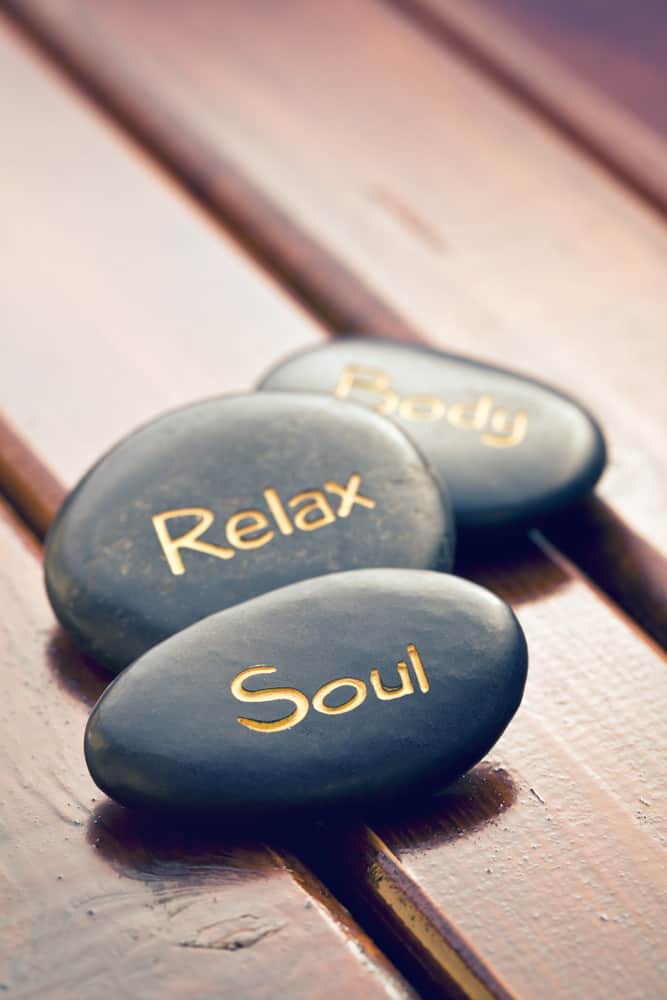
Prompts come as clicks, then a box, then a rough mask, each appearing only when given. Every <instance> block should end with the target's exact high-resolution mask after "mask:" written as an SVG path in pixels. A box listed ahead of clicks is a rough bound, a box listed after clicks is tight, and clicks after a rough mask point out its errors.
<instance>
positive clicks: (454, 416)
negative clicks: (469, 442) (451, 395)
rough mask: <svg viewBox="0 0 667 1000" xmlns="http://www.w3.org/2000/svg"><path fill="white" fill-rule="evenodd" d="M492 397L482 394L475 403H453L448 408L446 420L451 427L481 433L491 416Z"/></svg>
mask: <svg viewBox="0 0 667 1000" xmlns="http://www.w3.org/2000/svg"><path fill="white" fill-rule="evenodd" d="M492 406H493V397H492V396H489V395H488V393H483V394H482V395H481V396H480V397H479V399H478V400H477V402H476V403H474V404H473V403H454V405H453V406H450V408H449V413H448V414H447V420H448V421H449V423H450V424H451V425H452V427H461V428H463V429H465V430H473V431H481V430H482V428H483V427H485V426H486V422H487V420H488V419H489V416H490V414H491V407H492Z"/></svg>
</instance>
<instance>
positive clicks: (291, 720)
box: [230, 643, 431, 733]
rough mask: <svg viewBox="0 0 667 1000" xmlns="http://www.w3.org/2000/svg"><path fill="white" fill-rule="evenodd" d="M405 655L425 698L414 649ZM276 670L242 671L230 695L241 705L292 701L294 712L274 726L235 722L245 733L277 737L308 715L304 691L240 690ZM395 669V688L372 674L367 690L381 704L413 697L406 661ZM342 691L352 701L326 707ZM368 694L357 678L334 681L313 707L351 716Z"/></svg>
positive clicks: (422, 671) (325, 686)
mask: <svg viewBox="0 0 667 1000" xmlns="http://www.w3.org/2000/svg"><path fill="white" fill-rule="evenodd" d="M407 652H408V659H409V661H410V665H411V666H412V669H413V671H414V675H415V680H416V681H417V685H418V687H419V690H420V691H421V692H422V694H428V692H429V691H430V689H431V685H430V684H429V680H428V677H427V676H426V671H425V669H424V664H423V663H422V660H421V656H420V655H419V653H418V652H417V648H416V646H414V645H413V643H410V644H409V645H408V647H407ZM276 669H277V668H276V667H271V666H257V667H248V669H247V670H242V671H241V673H240V674H237V675H236V677H235V678H234V680H233V681H232V682H231V685H230V688H231V692H232V694H233V695H234V697H235V698H236V699H237V700H238V701H243V702H265V701H291V702H292V703H293V705H294V711H293V712H290V714H289V715H285V716H284V717H283V718H281V719H276V720H275V722H258V721H257V720H256V719H246V718H243V717H240V718H237V720H236V721H237V722H239V723H240V724H241V725H242V726H245V727H246V729H253V730H254V731H255V732H257V733H279V732H282V731H283V730H285V729H293V728H294V726H298V725H299V723H300V722H302V721H303V720H304V719H305V717H306V716H307V715H308V712H309V710H310V702H309V700H308V698H307V696H306V695H305V694H304V693H303V691H299V689H298V688H291V687H277V688H258V689H257V690H248V688H245V687H244V686H243V685H244V682H245V681H247V680H249V679H250V678H251V677H259V676H260V675H261V674H275V672H276ZM397 669H398V676H399V678H400V681H401V683H400V685H399V686H398V687H385V686H384V684H383V683H382V678H381V677H380V671H379V670H371V674H370V686H371V688H372V689H373V691H374V692H375V697H376V698H378V699H379V700H380V701H393V700H394V699H395V698H405V697H407V696H408V695H411V694H414V693H415V687H414V684H413V681H412V676H411V674H410V672H409V670H408V665H407V663H406V662H405V660H401V661H400V662H399V663H398V666H397ZM343 687H350V688H353V689H354V694H353V695H352V697H351V698H348V700H347V701H345V702H343V704H342V705H327V703H326V699H327V698H328V697H329V696H330V695H332V694H333V692H334V691H337V690H338V688H343ZM367 694H368V686H367V685H366V683H365V681H362V680H359V678H358V677H337V678H336V680H333V681H329V682H328V683H327V684H323V685H322V687H321V688H319V689H318V690H317V691H316V692H315V694H314V695H313V701H312V706H313V708H314V709H315V711H316V712H321V713H322V714H323V715H343V714H344V713H345V712H353V711H354V709H355V708H359V706H360V705H362V704H363V703H364V702H365V701H366V696H367Z"/></svg>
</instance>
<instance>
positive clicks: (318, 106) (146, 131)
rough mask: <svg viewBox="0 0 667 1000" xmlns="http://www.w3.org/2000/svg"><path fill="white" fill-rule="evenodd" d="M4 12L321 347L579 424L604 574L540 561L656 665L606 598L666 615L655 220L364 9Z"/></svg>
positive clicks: (442, 52) (514, 107) (585, 557)
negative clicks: (255, 271)
mask: <svg viewBox="0 0 667 1000" xmlns="http://www.w3.org/2000/svg"><path fill="white" fill-rule="evenodd" d="M9 6H10V9H11V10H13V11H14V12H15V13H17V14H18V15H19V16H20V17H21V18H22V19H23V21H24V23H29V24H30V25H31V26H32V29H33V30H34V31H37V32H39V33H40V35H41V37H48V39H49V40H50V44H51V46H52V47H55V48H56V49H57V50H58V51H59V52H60V53H61V54H64V56H65V57H66V59H67V60H68V61H69V64H70V65H71V66H75V67H76V70H77V72H78V73H79V75H80V76H81V77H83V78H85V79H86V80H87V81H88V84H89V85H90V86H92V87H93V88H94V89H95V91H96V93H97V94H103V95H104V99H105V100H106V102H107V103H108V104H109V105H110V106H112V107H113V108H114V110H115V111H116V113H118V114H120V115H122V117H123V119H124V120H125V121H126V122H127V123H128V124H129V125H130V126H131V127H132V128H133V129H134V130H135V131H136V133H137V134H139V135H140V136H141V137H142V138H143V139H144V140H145V141H146V142H148V143H149V144H150V145H151V148H152V149H153V150H159V151H160V152H161V154H162V156H163V157H164V159H165V161H166V162H168V163H169V164H170V165H171V166H172V167H173V168H174V169H176V170H177V171H178V172H179V175H180V176H181V177H183V178H184V179H185V180H186V182H187V183H188V185H189V186H190V188H191V190H194V191H196V192H197V193H198V196H199V197H200V199H201V200H202V201H203V202H205V203H206V204H208V205H209V206H211V208H212V209H214V210H215V211H216V213H218V214H219V215H220V216H222V217H223V218H225V219H226V220H228V221H229V222H230V223H231V224H233V225H234V226H237V227H238V228H239V230H243V231H244V232H246V233H248V239H249V242H250V244H251V245H252V246H253V248H254V249H255V251H256V252H261V254H262V255H263V256H264V258H265V259H267V260H270V261H271V262H272V265H273V267H274V268H275V269H276V271H277V272H279V273H280V274H281V275H282V276H284V277H286V279H287V280H288V282H289V284H290V285H291V287H293V288H296V289H298V290H299V293H300V295H301V296H302V298H303V299H304V300H307V301H308V303H309V304H310V305H311V307H312V308H314V309H317V310H318V311H319V313H320V314H321V315H322V316H323V317H325V318H327V319H328V320H329V321H330V322H332V323H334V325H335V326H336V327H337V328H339V329H340V328H347V329H351V330H360V329H365V330H370V331H371V332H375V333H381V334H388V335H391V336H402V337H410V336H413V337H414V336H425V337H426V338H427V339H429V340H430V341H432V342H434V343H436V344H439V345H442V346H443V347H446V348H448V349H450V350H461V351H463V352H468V353H471V354H476V355H478V356H482V357H484V358H485V359H486V360H489V361H492V362H497V363H500V364H505V365H509V366H513V367H516V368H517V369H519V370H522V371H524V372H526V373H528V374H531V373H534V374H537V375H539V376H541V377H544V378H547V379H551V380H553V381H554V382H555V383H556V384H559V385H561V386H563V387H564V388H566V389H568V390H570V391H571V392H573V393H574V394H575V395H578V396H579V397H580V398H581V399H582V400H583V401H584V402H585V403H587V404H588V405H589V406H590V407H591V409H592V410H593V411H594V412H595V413H596V414H598V415H599V417H600V419H601V421H602V423H603V426H604V427H605V428H606V430H607V433H608V437H609V442H610V448H611V463H610V468H609V471H608V472H607V474H606V476H605V478H604V480H603V482H602V484H601V487H600V495H601V496H602V497H603V498H604V499H605V500H606V501H607V504H608V507H607V508H606V510H607V511H609V510H611V511H612V512H613V516H609V517H606V516H604V512H600V516H599V521H600V523H601V524H603V525H604V531H605V547H606V548H607V549H608V550H609V551H611V552H613V553H614V556H613V558H611V559H609V560H607V561H605V562H604V564H602V563H601V562H600V560H599V558H598V553H597V549H596V548H594V547H593V546H592V545H586V544H582V539H584V540H585V537H586V536H585V533H584V532H583V531H578V532H577V541H576V543H575V542H573V543H572V545H570V542H569V535H568V533H559V535H558V544H559V545H560V546H561V547H562V548H563V549H564V551H565V552H566V553H567V554H568V555H570V556H572V557H576V559H577V561H578V562H579V564H580V565H581V566H582V568H583V569H584V570H585V571H586V572H587V573H588V574H589V575H590V576H591V577H592V578H593V579H594V580H595V582H596V583H597V584H598V586H600V587H602V588H606V589H607V590H608V592H609V593H610V595H612V596H613V597H614V598H615V599H617V600H623V602H624V607H625V608H626V610H627V611H628V613H630V614H631V615H633V616H634V617H635V618H636V619H637V620H639V621H641V622H642V624H643V625H644V626H645V627H646V628H647V629H649V630H650V631H651V632H652V634H653V635H654V636H656V637H657V638H658V639H659V640H660V641H662V642H663V643H667V634H666V633H665V625H664V618H663V617H662V616H656V615H655V602H653V601H651V602H649V603H647V604H645V603H644V602H643V591H642V589H637V588H636V587H634V586H633V585H632V584H631V582H630V581H631V580H632V579H633V577H634V576H636V575H637V574H639V573H640V572H641V573H643V574H646V573H647V572H648V573H649V574H650V576H651V581H652V583H651V589H652V591H653V592H654V593H658V594H664V593H666V592H667V562H666V559H665V553H666V552H667V517H666V516H665V513H666V511H665V503H664V489H663V488H662V485H661V484H663V483H664V481H665V477H666V473H667V459H666V458H665V449H664V447H663V444H662V438H661V436H660V435H659V434H656V431H655V428H656V427H662V426H664V425H665V419H666V416H667V413H666V402H665V393H664V391H663V385H664V370H665V352H664V335H663V325H664V316H665V314H666V313H667V285H666V283H665V281H664V267H665V262H666V260H667V232H666V231H665V228H664V225H663V223H662V220H661V219H659V218H657V217H656V215H655V214H654V213H653V212H652V211H650V210H649V208H648V207H647V206H646V205H645V204H643V203H642V202H641V201H639V200H638V199H637V198H635V197H634V196H633V195H632V194H631V193H629V192H628V191H627V190H625V189H623V188H622V187H621V186H619V185H618V184H617V183H615V182H614V181H613V180H612V179H610V177H609V176H608V174H607V173H606V172H605V170H604V169H603V168H601V167H599V166H597V165H596V164H594V163H592V162H590V161H589V160H588V159H587V158H586V157H585V156H583V155H581V153H579V152H578V151H577V150H575V149H573V148H572V147H571V146H570V145H568V144H567V143H566V142H564V141H563V139H562V137H561V136H560V135H558V134H556V133H555V132H554V131H553V130H552V128H551V127H550V126H549V125H548V124H547V123H545V122H544V121H543V120H540V119H539V118H537V117H536V116H535V115H534V114H532V113H530V112H529V111H528V110H526V108H525V107H522V106H520V105H518V104H517V103H515V102H513V101H512V100H510V99H509V98H508V97H507V95H506V94H503V93H500V92H499V91H498V90H497V89H495V88H494V87H492V86H491V85H490V83H489V81H488V80H487V79H484V78H482V77H481V76H480V75H479V74H478V73H477V72H475V70H474V69H473V68H471V67H470V66H469V65H467V64H466V63H465V62H463V61H461V60H460V59H459V58H458V57H457V55H456V53H454V52H453V51H448V50H447V49H446V48H444V47H443V45H442V44H441V41H440V40H438V39H429V38H428V37H426V36H425V34H424V33H423V31H420V30H418V28H417V27H416V26H415V25H414V24H412V23H410V22H409V21H408V20H407V19H406V18H404V17H402V16H400V15H399V13H397V12H396V11H395V10H393V9H391V8H389V7H387V6H383V5H382V4H380V3H374V2H372V0H354V2H352V0H343V2H342V3H339V4H336V5H324V4H308V3H306V2H305V0H276V2H275V3H272V4H271V5H266V4H261V3H258V2H255V3H240V2H236V0H227V2H225V3H223V4H219V3H213V2H212V0H202V2H201V3H199V4H196V5H186V4H180V3H176V2H173V3H169V4H163V5H162V6H161V11H160V17H159V19H158V18H156V17H155V15H154V7H153V5H151V4H150V3H148V2H147V0H132V2H131V3H130V2H129V0H114V2H112V3H101V2H99V0H92V2H90V3H86V5H85V14H84V12H83V7H82V5H81V3H80V0H67V2H63V0H12V2H11V3H10V5H9ZM221 53H224V58H221ZM306 80H307V86H306V85H304V81H306ZM573 523H574V522H573ZM637 536H641V537H642V538H643V539H644V543H645V544H644V545H643V546H641V545H640V546H639V547H637V546H636V545H635V541H636V538H637ZM647 546H648V548H647ZM649 551H650V553H651V558H650V559H647V552H649ZM661 553H662V555H661ZM621 555H622V556H623V558H621ZM628 564H631V571H632V572H631V574H630V577H628V578H627V579H620V577H619V574H621V572H622V571H623V568H624V567H625V566H627V565H628Z"/></svg>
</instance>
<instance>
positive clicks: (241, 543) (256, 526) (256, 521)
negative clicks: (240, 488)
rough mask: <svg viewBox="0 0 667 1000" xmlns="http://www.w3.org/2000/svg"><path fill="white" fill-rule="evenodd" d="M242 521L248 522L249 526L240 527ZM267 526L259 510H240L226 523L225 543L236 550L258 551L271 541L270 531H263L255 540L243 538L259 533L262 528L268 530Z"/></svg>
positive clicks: (264, 516)
mask: <svg viewBox="0 0 667 1000" xmlns="http://www.w3.org/2000/svg"><path fill="white" fill-rule="evenodd" d="M242 521H250V524H246V525H245V526H244V527H241V522H242ZM268 526H269V522H268V521H267V519H266V515H265V514H262V512H261V510H240V511H239V512H238V514H233V515H232V516H231V517H230V518H229V520H228V521H227V526H226V528H225V533H226V535H227V541H228V542H229V544H230V545H234V546H235V547H236V548H237V549H259V548H261V546H262V545H266V543H267V542H270V541H271V539H272V538H273V534H274V533H273V532H272V531H270V530H269V531H265V532H264V534H263V535H259V536H258V537H257V538H246V537H245V536H246V535H250V534H252V533H253V532H255V531H261V530H262V528H268Z"/></svg>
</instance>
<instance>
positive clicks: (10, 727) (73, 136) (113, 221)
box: [0, 27, 413, 1000]
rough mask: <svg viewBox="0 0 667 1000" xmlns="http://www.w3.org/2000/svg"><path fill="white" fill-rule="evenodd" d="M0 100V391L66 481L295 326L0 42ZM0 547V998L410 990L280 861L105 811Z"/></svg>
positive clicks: (299, 871)
mask: <svg viewBox="0 0 667 1000" xmlns="http://www.w3.org/2000/svg"><path fill="white" fill-rule="evenodd" d="M0 94H1V95H2V103H3V113H2V122H3V140H4V146H3V149H4V151H5V152H4V155H3V158H2V164H1V165H0V170H1V171H2V176H3V184H2V185H1V187H2V191H3V210H2V211H3V224H4V226H5V233H9V234H10V235H11V252H5V254H4V258H3V293H2V300H3V322H4V324H5V327H4V331H5V333H8V334H9V335H8V336H7V337H6V342H4V343H3V367H2V395H3V398H4V399H5V401H6V402H7V404H8V407H9V409H10V411H11V413H12V416H15V417H16V419H17V421H18V422H19V423H20V424H21V426H22V428H23V430H24V431H27V432H29V433H30V434H31V436H32V437H34V439H35V440H37V441H38V442H39V444H40V446H41V447H42V448H43V449H44V450H45V451H46V453H47V454H48V455H49V457H50V460H51V461H52V462H53V465H54V467H55V468H56V470H57V471H58V473H60V472H61V471H62V473H63V475H65V476H67V477H69V478H71V477H72V476H75V475H78V473H79V472H80V471H81V469H82V468H83V467H85V465H86V464H88V462H89V461H90V460H91V459H92V458H93V457H95V455H96V453H97V452H98V451H99V449H100V448H101V447H105V446H106V445H108V444H109V443H110V442H111V441H112V440H113V439H115V438H116V437H117V436H118V435H119V433H121V432H122V431H125V430H127V429H129V428H130V426H131V425H132V424H133V423H134V422H135V421H136V420H137V419H138V418H142V417H147V416H149V415H150V414H152V413H153V412H154V410H155V409H156V406H159V405H162V406H165V405H171V404H173V403H175V402H177V401H179V400H181V399H184V398H191V396H192V394H193V393H197V392H201V391H209V392H211V391H217V390H222V389H224V388H226V387H229V386H237V385H239V384H241V385H242V384H243V382H244V381H245V380H247V379H248V378H249V377H254V374H255V370H254V369H251V367H250V366H251V365H257V364H258V363H259V362H261V360H262V359H263V358H264V357H265V355H267V354H269V355H270V353H271V351H277V350H284V348H285V347H286V346H287V344H291V345H292V346H296V345H298V344H301V343H305V342H311V343H312V342H313V341H315V342H316V339H317V337H318V336H319V330H318V329H317V327H316V326H315V325H314V324H313V323H310V322H309V321H307V320H306V318H305V317H304V316H303V315H301V314H300V313H299V312H298V310H297V309H296V308H295V307H294V306H292V305H291V304H289V303H288V301H287V300H286V298H285V297H284V296H283V295H282V294H281V293H280V292H279V291H278V289H277V288H276V287H275V286H273V285H272V283H271V282H270V281H269V280H267V279H266V278H265V277H264V276H263V275H261V274H260V272H259V271H258V270H257V269H256V268H254V267H253V266H252V264H251V263H250V262H249V261H248V260H247V259H246V258H245V257H244V256H243V255H242V254H240V253H239V252H238V251H237V250H236V249H235V248H234V246H233V244H232V243H231V242H230V241H229V240H228V239H224V238H223V237H222V236H221V235H220V234H219V233H217V231H216V230H215V229H213V228H212V227H211V226H210V225H208V224H207V223H206V222H204V221H203V220H202V219H201V218H198V217H197V213H196V212H194V211H193V210H192V208H191V207H190V206H189V205H188V204H187V202H185V201H184V200H183V199H182V198H181V197H180V196H179V195H178V194H177V193H176V192H175V191H174V190H173V186H172V185H170V184H169V183H166V182H165V181H164V179H163V178H161V177H160V175H159V172H158V171H155V169H153V168H151V167H149V165H148V164H147V163H146V162H145V161H143V160H142V158H141V157H138V156H137V155H136V154H135V153H134V152H133V151H131V150H130V149H129V148H128V146H127V143H126V142H125V141H123V140H120V139H119V138H118V136H115V135H113V134H112V133H110V131H109V128H108V126H107V125H106V124H105V123H104V122H102V121H101V120H99V119H96V118H95V116H94V115H92V114H91V113H90V111H89V110H87V109H85V108H84V107H83V106H82V104H81V102H79V101H78V100H73V99H72V98H71V96H70V95H69V94H68V93H67V91H66V89H65V88H64V87H63V86H62V84H61V83H60V82H59V81H58V80H57V78H56V77H55V76H54V75H53V74H52V73H51V71H46V70H44V69H43V68H41V67H39V66H38V65H37V64H36V63H35V62H34V60H33V58H32V56H31V55H30V54H28V53H27V52H26V51H24V50H23V47H22V46H19V45H18V44H17V42H16V41H15V40H14V39H13V38H11V37H10V34H9V32H8V31H7V29H6V28H5V27H0ZM5 98H8V99H7V100H5ZM44 149H48V150H49V155H48V158H47V157H45V156H43V155H40V154H41V153H42V152H43V150H44ZM72 179H75V183H72V184H70V183H69V182H70V181H71V180H72ZM4 198H7V200H6V201H4ZM237 337H238V338H239V341H238V342H237V340H236V339H235V338H237ZM161 359H163V360H161ZM158 400H159V403H158ZM0 436H1V435H0ZM2 440H3V443H6V442H7V441H9V445H10V448H8V449H6V465H5V472H6V471H7V470H8V469H9V470H11V471H12V474H13V476H14V482H18V483H20V484H21V487H22V490H23V492H22V493H19V494H16V493H15V495H14V500H15V502H17V503H18V504H22V503H23V502H25V503H26V504H27V505H28V507H29V509H30V511H31V512H32V515H33V523H34V526H35V528H36V530H43V529H44V527H45V525H46V522H47V521H48V520H49V519H50V517H51V516H52V513H53V509H54V507H55V506H56V505H57V504H58V503H59V502H60V500H61V499H62V497H63V495H64V491H63V487H62V486H60V484H59V483H58V481H57V480H56V479H55V478H54V477H53V476H52V475H51V474H49V473H48V471H47V470H44V469H43V468H42V467H41V466H40V463H39V461H38V460H37V459H36V457H35V456H34V455H31V454H29V453H28V452H26V450H25V448H24V447H23V446H22V444H21V441H20V439H19V438H18V437H17V436H13V437H11V439H9V438H8V437H7V436H5V437H3V438H2ZM3 485H5V484H4V483H3ZM0 551H1V552H2V559H1V560H0V563H1V567H2V569H1V573H0V603H1V604H2V609H3V613H2V623H1V624H0V648H2V651H3V658H2V667H3V669H2V679H1V681H0V686H1V691H0V704H1V705H2V709H1V715H0V745H1V746H2V754H3V761H4V769H3V780H2V793H1V795H0V798H2V801H3V803H4V808H3V810H2V822H1V824H0V826H1V833H0V840H1V842H2V851H1V858H0V885H1V886H2V889H1V890H0V893H1V895H2V899H3V906H2V915H1V916H0V992H1V991H3V990H5V991H7V993H8V995H11V996H12V997H17V998H18V997H25V998H28V997H36V996H39V997H64V996H67V997H71V996H76V997H81V998H88V997H90V998H92V997H94V996H99V995H110V996H114V997H136V996H141V997H146V998H148V997H181V996H182V997H185V996H189V997H203V996H220V995H223V994H224V995H225V996H230V997H248V998H251V997H252V998H253V1000H254V998H262V997H267V998H268V997H272V996H274V995H275V989H276V985H277V984H279V985H280V989H281V990H282V991H284V992H285V994H286V995H289V996H290V997H291V996H295V997H312V996H322V997H332V998H333V997H338V996H340V993H341V991H343V992H345V993H347V992H349V994H350V995H351V996H363V997H366V996H367V995H370V996H373V997H378V998H379V997H385V998H386V997H391V998H398V997H409V996H413V993H412V990H411V989H410V988H409V987H408V986H407V985H406V983H405V982H404V981H403V980H402V978H401V977H400V976H399V975H398V973H397V972H396V971H395V969H394V968H393V967H392V966H391V965H390V964H389V962H388V961H387V960H386V959H385V958H384V956H382V955H381V954H380V953H379V952H378V951H377V949H376V948H375V946H374V945H373V944H372V943H371V942H370V941H369V939H368V938H367V937H366V936H365V934H364V933H363V932H362V931H361V930H360V928H359V927H358V926H357V925H356V924H355V923H354V921H353V920H352V919H351V918H350V916H349V914H347V913H346V912H345V911H344V910H343V908H342V907H341V906H340V905H339V904H338V903H337V902H336V900H335V899H333V898H332V897H331V896H330V894H329V893H327V892H326V891H325V889H324V888H323V886H322V885H321V884H320V883H319V882H318V880H317V879H316V878H315V877H314V876H313V874H312V873H311V872H310V871H309V870H307V869H306V868H304V866H303V865H302V864H301V862H300V861H299V860H298V859H297V858H296V857H294V856H293V855H292V854H290V853H289V851H288V850H276V849H273V848H271V847H268V846H266V845H264V844H261V843H256V844H253V843H250V842H247V841H241V840H240V839H238V838H237V839H236V840H234V839H233V838H231V837H230V836H229V834H228V833H227V832H226V831H224V830H220V829H219V828H218V829H216V828H215V826H208V827H207V826H204V827H201V826H199V827H197V828H187V827H184V826H178V825H175V824H165V823H164V821H162V820H160V821H150V820H147V819H143V820H142V819H139V818H137V817H133V816H130V814H129V813H127V812H125V811H124V810H121V809H119V808H116V807H114V806H112V805H111V804H110V803H109V802H108V801H107V800H105V798H104V796H102V795H101V793H99V792H98V791H97V789H96V788H95V786H94V785H93V783H92V780H91V779H90V777H89V776H88V774H87V771H86V768H85V764H84V760H83V754H82V737H83V729H84V726H85V722H86V719H87V716H88V713H89V711H90V707H91V705H92V704H93V702H94V700H95V698H96V697H97V696H98V695H99V694H100V693H101V692H102V690H103V688H104V686H105V684H106V683H107V682H108V675H103V673H102V672H101V671H100V670H98V669H97V668H96V667H95V666H94V665H93V664H92V663H90V662H89V661H86V660H84V659H83V658H82V657H81V656H80V655H79V654H78V653H77V652H76V651H75V650H74V648H73V647H72V646H71V644H70V643H69V642H68V641H67V640H66V639H65V638H64V636H63V635H62V633H61V632H60V630H59V629H57V628H56V627H55V621H54V617H53V613H52V611H51V609H50V608H49V605H48V602H47V599H46V595H45V593H44V587H43V582H42V575H41V570H40V566H39V562H38V558H37V557H38V552H37V549H36V547H35V545H34V543H31V541H30V540H29V539H28V538H27V536H26V535H25V534H24V533H22V532H21V531H20V530H19V529H18V528H17V525H16V524H15V523H13V522H12V520H11V518H10V517H9V515H8V514H7V513H6V511H5V509H4V507H3V508H2V510H1V511H0Z"/></svg>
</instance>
